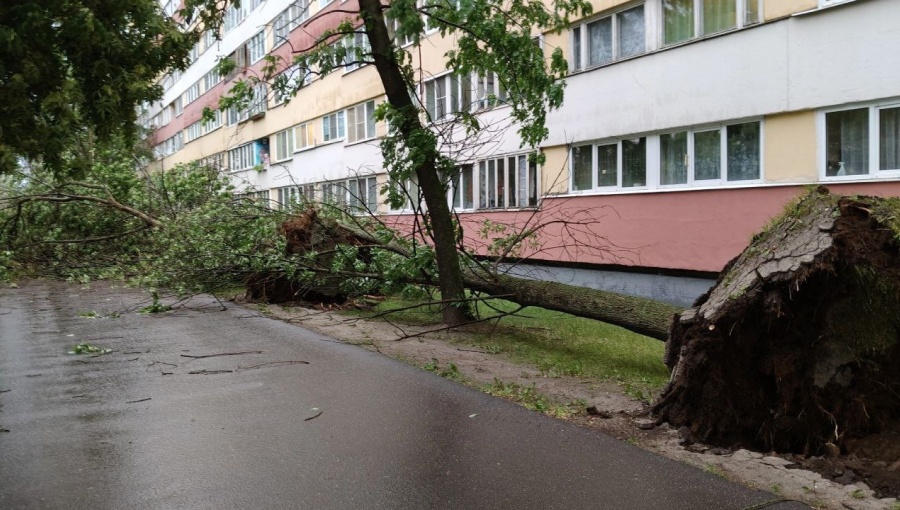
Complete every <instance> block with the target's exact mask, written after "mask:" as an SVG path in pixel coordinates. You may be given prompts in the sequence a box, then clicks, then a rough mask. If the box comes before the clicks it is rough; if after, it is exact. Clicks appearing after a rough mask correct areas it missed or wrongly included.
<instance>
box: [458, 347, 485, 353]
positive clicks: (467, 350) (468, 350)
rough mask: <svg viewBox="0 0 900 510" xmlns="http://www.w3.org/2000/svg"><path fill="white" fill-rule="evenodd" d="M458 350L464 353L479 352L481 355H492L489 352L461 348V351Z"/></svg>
mask: <svg viewBox="0 0 900 510" xmlns="http://www.w3.org/2000/svg"><path fill="white" fill-rule="evenodd" d="M456 350H457V351H463V352H477V353H479V354H490V353H489V352H487V351H479V350H478V349H461V348H459V349H456Z"/></svg>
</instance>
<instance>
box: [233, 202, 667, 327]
mask: <svg viewBox="0 0 900 510" xmlns="http://www.w3.org/2000/svg"><path fill="white" fill-rule="evenodd" d="M280 234H281V235H283V236H284V237H285V239H286V245H285V246H286V250H287V252H288V253H290V254H295V255H296V254H307V256H306V257H304V258H303V259H302V260H303V264H304V265H303V270H305V271H306V273H305V275H306V278H305V279H302V280H301V281H296V280H295V281H291V279H290V278H287V277H285V276H284V275H273V274H266V275H256V276H254V277H252V278H251V279H250V280H249V285H248V290H247V296H248V298H250V299H263V300H266V301H269V302H280V301H289V300H292V299H311V300H319V299H321V297H322V295H325V296H328V297H330V298H332V299H333V298H334V297H335V296H336V287H337V286H338V285H337V283H338V282H340V281H347V279H354V278H355V279H397V276H396V275H386V274H384V273H383V272H382V269H383V266H381V267H379V266H377V265H376V266H370V265H369V263H370V262H372V260H373V259H372V256H371V251H370V250H383V251H385V250H386V251H389V252H391V253H394V254H396V255H398V256H399V257H400V258H402V259H405V260H414V259H422V258H425V257H422V253H421V252H420V253H414V252H413V248H411V247H409V246H403V245H401V244H399V243H398V242H396V241H397V240H396V238H385V237H383V236H382V237H379V236H378V235H377V234H374V233H372V232H371V231H369V230H366V229H363V228H361V227H360V226H359V225H352V224H349V223H347V222H340V221H338V220H337V219H336V218H335V217H334V216H327V215H322V214H319V212H318V211H317V210H316V209H315V208H308V209H306V210H304V211H302V212H300V213H299V214H297V215H296V216H295V217H293V218H291V219H290V220H288V221H285V222H284V223H283V224H282V225H281V228H280ZM386 239H392V240H386ZM341 246H344V247H348V246H349V247H351V248H352V250H351V251H352V254H353V256H355V257H357V258H358V259H359V260H353V261H350V262H351V263H352V265H354V267H353V268H351V267H349V266H350V264H348V265H346V266H345V267H343V268H340V267H338V266H336V264H335V255H336V254H337V253H339V252H340V247H341ZM419 249H420V250H421V249H422V247H419ZM425 249H427V248H425ZM426 255H427V253H426ZM464 259H465V260H467V261H468V263H467V264H465V265H464V269H463V283H464V285H465V287H466V288H468V289H469V290H470V291H476V292H479V293H482V294H485V295H487V296H494V297H502V298H503V299H506V300H509V301H512V302H514V303H516V304H518V305H520V306H523V307H524V306H539V307H541V308H546V309H548V310H555V311H560V312H565V313H570V314H572V315H577V316H580V317H586V318H590V319H595V320H599V321H603V322H607V323H609V324H615V325H617V326H621V327H623V328H626V329H629V330H631V331H634V332H636V333H640V334H643V335H646V336H649V337H651V338H655V339H657V340H663V341H665V340H666V338H667V336H668V331H669V324H670V323H671V321H672V318H673V317H674V316H675V314H677V313H679V312H680V311H681V310H682V308H680V307H677V306H673V305H669V304H666V303H661V302H659V301H654V300H651V299H645V298H640V297H634V296H626V295H623V294H616V293H613V292H607V291H603V290H597V289H590V288H585V287H578V286H574V285H565V284H561V283H556V282H551V281H541V280H532V279H527V278H520V277H513V276H508V275H505V274H501V273H498V272H497V271H495V270H494V269H493V268H491V267H489V266H486V265H483V264H480V263H478V262H477V261H475V260H473V259H472V258H471V257H468V256H466V257H464ZM360 260H361V261H362V262H363V266H364V267H365V269H362V268H361V266H360V265H359V264H356V262H359V261H360ZM395 260H396V259H395ZM415 268H417V269H418V270H417V271H407V272H406V273H405V274H404V275H403V276H402V278H403V281H404V282H405V283H408V284H425V285H434V284H435V282H436V281H437V280H436V276H435V272H436V268H434V267H431V266H427V265H417V266H415Z"/></svg>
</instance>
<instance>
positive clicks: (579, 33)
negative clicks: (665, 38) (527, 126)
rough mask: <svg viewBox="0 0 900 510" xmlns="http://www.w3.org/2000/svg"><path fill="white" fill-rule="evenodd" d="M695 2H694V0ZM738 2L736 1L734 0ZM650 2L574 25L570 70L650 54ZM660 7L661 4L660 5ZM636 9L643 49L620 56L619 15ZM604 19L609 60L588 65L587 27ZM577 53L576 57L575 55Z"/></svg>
mask: <svg viewBox="0 0 900 510" xmlns="http://www.w3.org/2000/svg"><path fill="white" fill-rule="evenodd" d="M695 1H696V0H695ZM736 1H738V0H736ZM649 3H650V2H648V1H641V2H636V3H629V4H626V5H622V6H617V7H615V8H614V9H610V10H608V11H605V12H604V13H603V14H601V15H599V16H594V17H592V18H590V19H587V20H585V21H583V22H580V23H578V24H577V25H574V26H573V27H572V30H571V37H570V39H571V44H572V48H573V56H572V64H571V65H570V67H571V70H572V71H573V72H577V71H587V70H590V69H595V68H598V67H603V66H606V65H609V64H613V63H615V62H619V61H622V60H628V59H631V58H636V57H640V56H642V55H646V54H647V53H650V51H651V49H652V41H651V34H652V30H651V22H652V20H653V15H652V14H650V13H649V12H648V11H649V10H650V7H649V6H648V4H649ZM660 5H661V4H660ZM638 7H643V9H644V49H643V51H641V52H639V53H635V54H633V55H626V56H624V57H623V56H621V48H620V47H619V39H620V38H619V32H620V28H619V27H620V25H621V22H620V21H619V18H620V15H621V14H622V13H625V12H627V11H630V10H633V9H637V8H638ZM605 19H609V20H610V23H611V27H610V41H611V43H612V47H611V48H610V53H611V55H612V56H611V58H610V59H609V60H608V61H606V62H601V63H598V64H591V63H590V59H591V57H590V35H589V33H590V32H589V26H590V25H593V24H595V23H599V22H601V21H603V20H605ZM576 52H577V55H576V54H575V53H576Z"/></svg>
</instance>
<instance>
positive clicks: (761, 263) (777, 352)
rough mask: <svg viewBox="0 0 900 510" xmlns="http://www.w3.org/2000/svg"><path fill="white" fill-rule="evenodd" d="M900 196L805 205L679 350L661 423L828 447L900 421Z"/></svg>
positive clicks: (710, 436)
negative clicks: (899, 417) (898, 240)
mask: <svg viewBox="0 0 900 510" xmlns="http://www.w3.org/2000/svg"><path fill="white" fill-rule="evenodd" d="M898 213H900V200H898V199H896V198H891V199H881V198H873V197H855V198H846V197H844V198H842V197H836V196H833V195H829V194H828V192H827V191H826V190H824V189H821V190H817V191H814V192H812V193H810V194H808V195H807V196H805V197H803V198H802V199H801V200H799V201H798V202H797V203H795V204H794V205H793V206H791V207H789V208H788V209H787V211H786V212H785V214H784V215H783V216H782V217H781V218H779V219H778V220H776V221H775V222H774V223H773V224H772V225H771V226H769V227H768V228H767V229H766V230H765V231H764V232H762V233H761V234H759V235H757V236H756V238H754V240H753V242H752V243H751V244H750V246H749V247H748V248H747V249H746V250H745V251H744V252H743V253H742V254H741V255H740V256H739V257H737V258H736V259H734V260H733V261H732V262H731V263H729V265H728V266H727V267H726V268H725V270H724V271H723V273H722V274H721V276H720V277H719V279H718V281H717V283H716V285H715V286H714V287H713V288H712V289H711V290H710V291H709V292H708V293H707V294H706V295H705V296H703V297H701V298H700V299H699V300H698V301H697V303H696V305H695V307H694V308H692V309H690V310H687V311H685V312H684V313H682V314H681V315H680V316H678V317H677V318H676V320H675V322H674V323H673V325H672V332H671V336H670V339H669V342H668V344H667V346H666V363H667V365H669V367H670V368H672V369H673V372H672V378H671V381H670V383H669V385H668V386H667V387H666V389H665V390H664V391H663V393H662V395H661V397H660V399H659V400H658V401H657V403H656V404H655V406H654V408H653V412H654V413H655V414H657V415H658V421H659V422H663V421H667V422H669V423H670V424H672V425H674V426H677V427H680V426H687V427H689V428H690V430H691V432H692V434H693V436H694V437H695V438H697V439H699V440H702V441H704V442H709V443H716V444H721V445H724V446H732V445H733V444H735V443H743V444H747V445H753V446H755V447H757V448H761V449H763V450H771V449H776V450H779V451H795V452H803V453H817V452H819V451H821V450H822V449H823V448H824V447H825V446H826V445H828V443H831V444H833V445H837V446H840V444H841V443H842V442H843V441H844V440H845V439H848V438H851V437H854V436H861V435H865V434H867V433H870V432H875V431H877V430H878V429H879V428H880V427H882V426H883V425H884V424H885V423H886V422H887V421H889V420H892V419H896V418H897V417H898V415H900V370H898V369H897V367H898V366H900V347H898V345H900V341H898V340H900V317H898V314H897V310H898V309H900V256H898V248H900V244H898V242H897V239H898V237H897V232H898V227H900V221H898V220H897V219H895V218H897V217H900V214H898Z"/></svg>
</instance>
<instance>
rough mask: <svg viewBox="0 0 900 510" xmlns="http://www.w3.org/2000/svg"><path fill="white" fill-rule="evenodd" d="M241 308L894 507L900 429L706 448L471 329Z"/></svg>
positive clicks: (682, 449) (823, 496)
mask: <svg viewBox="0 0 900 510" xmlns="http://www.w3.org/2000/svg"><path fill="white" fill-rule="evenodd" d="M247 306H248V307H249V308H252V309H257V310H260V311H261V312H262V313H265V314H266V315H269V316H271V317H274V318H277V319H281V320H284V321H287V322H291V323H294V324H297V325H299V326H303V327H306V328H309V329H313V330H316V331H318V332H321V333H323V334H326V335H328V336H331V337H333V338H336V339H339V340H342V341H345V342H348V343H352V344H356V345H359V346H361V347H363V348H367V349H372V350H376V351H378V352H380V353H382V354H384V355H386V356H390V357H392V358H396V359H400V360H403V361H406V362H408V363H411V364H414V365H418V366H423V367H424V366H426V365H428V364H431V365H432V366H433V365H434V364H435V363H437V364H438V365H439V366H449V364H450V363H453V364H454V365H455V366H456V367H457V370H458V373H459V375H460V376H461V378H462V379H463V380H464V381H465V382H466V383H467V384H471V385H473V386H476V387H478V386H482V385H487V384H491V383H494V382H495V380H498V381H502V382H503V383H506V384H518V385H520V386H522V387H532V386H533V387H534V389H535V390H536V391H537V392H540V393H541V394H543V395H545V396H547V397H549V398H551V399H552V400H554V401H555V402H557V403H560V404H571V403H573V402H578V403H579V409H576V410H575V411H576V412H574V413H572V414H570V415H569V416H567V417H566V418H565V419H567V420H569V421H572V422H574V423H577V424H578V425H581V426H584V427H587V428H591V429H594V430H597V431H600V432H603V433H605V434H608V435H611V436H613V437H616V438H618V439H621V440H624V441H628V442H629V443H632V444H635V445H637V446H640V447H642V448H645V449H649V450H652V451H655V452H657V453H659V454H662V455H665V456H667V457H670V458H673V459H677V460H680V461H683V462H687V463H689V464H692V465H695V466H697V467H698V468H700V469H704V470H706V471H708V472H710V473H715V474H718V475H721V476H724V477H726V478H728V479H731V480H734V481H736V482H740V483H743V484H745V485H748V486H752V487H757V488H760V489H764V490H768V491H771V492H772V493H773V496H772V497H773V500H778V499H785V500H799V501H803V502H805V503H807V504H810V505H812V506H814V507H816V508H824V509H845V508H850V509H855V510H865V509H892V510H896V509H900V503H898V501H897V500H896V499H895V497H896V496H898V495H900V426H895V427H892V428H889V429H887V430H885V431H883V432H882V433H880V434H877V435H871V436H868V437H866V438H865V439H862V440H855V441H849V442H847V443H846V444H845V449H846V451H845V452H843V453H841V452H832V455H830V456H829V455H822V456H813V457H803V456H800V455H791V454H787V455H778V454H775V453H772V452H753V451H748V450H745V449H740V448H739V447H738V446H734V447H733V448H721V447H711V446H708V445H703V444H700V443H696V442H693V441H692V438H691V437H690V434H689V433H688V431H687V430H685V429H682V430H681V431H679V430H673V429H671V428H670V427H668V426H667V425H665V424H664V425H662V426H654V425H653V420H652V419H651V418H650V416H649V415H648V412H649V406H648V405H647V403H645V402H642V401H639V400H636V399H634V398H632V397H630V396H628V395H626V394H625V392H624V390H623V388H622V387H620V386H619V385H618V384H615V383H612V382H604V381H597V380H590V379H585V378H577V377H568V376H561V377H546V376H545V374H543V373H542V372H541V371H540V370H539V369H538V368H536V367H534V366H527V365H522V364H520V363H515V362H513V361H511V360H510V359H509V358H508V357H506V356H504V355H503V354H502V353H501V354H494V353H489V352H485V351H483V350H481V349H478V348H477V347H473V346H472V342H471V341H470V340H469V338H470V337H469V335H470V334H471V332H467V331H450V332H448V331H429V328H428V327H426V326H414V325H401V324H396V323H387V322H385V321H383V320H369V319H363V318H358V317H353V316H349V315H347V314H345V313H343V311H342V310H341V308H340V307H337V306H334V305H324V306H322V305H320V306H313V305H298V304H284V305H268V306H264V307H259V308H257V305H252V304H248V305H247ZM570 408H571V407H570Z"/></svg>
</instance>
